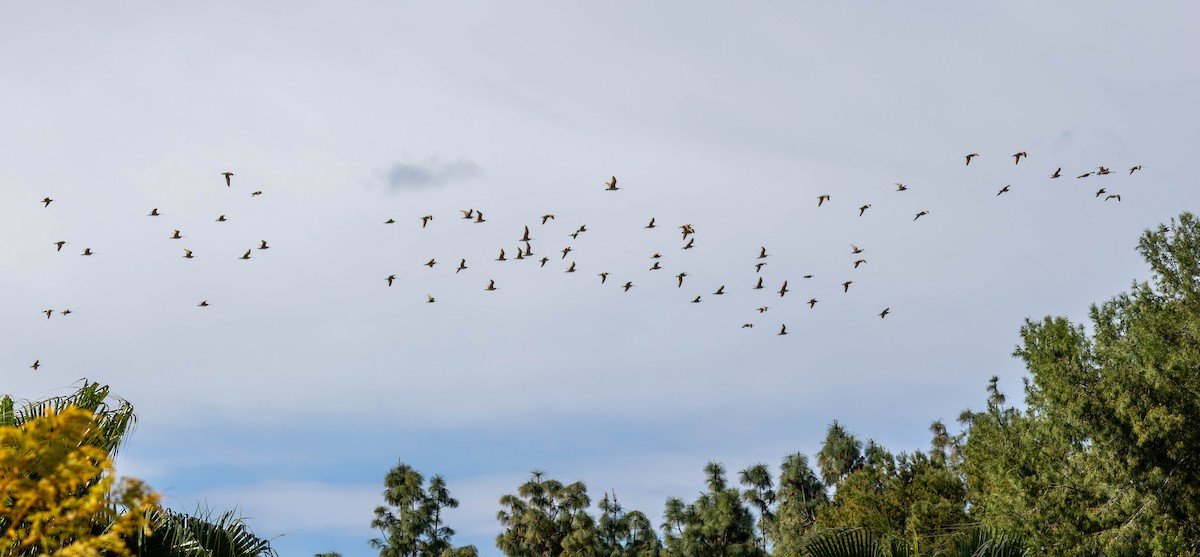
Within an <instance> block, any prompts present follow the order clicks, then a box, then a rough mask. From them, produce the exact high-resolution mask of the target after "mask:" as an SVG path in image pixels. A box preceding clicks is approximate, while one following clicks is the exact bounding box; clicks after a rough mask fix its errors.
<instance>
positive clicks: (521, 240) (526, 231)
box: [518, 226, 533, 242]
mask: <svg viewBox="0 0 1200 557" xmlns="http://www.w3.org/2000/svg"><path fill="white" fill-rule="evenodd" d="M532 239H533V238H530V237H529V227H528V226H526V227H525V235H524V236H521V239H520V240H518V241H519V242H528V241H530V240H532Z"/></svg>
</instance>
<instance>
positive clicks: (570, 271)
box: [565, 261, 575, 273]
mask: <svg viewBox="0 0 1200 557" xmlns="http://www.w3.org/2000/svg"><path fill="white" fill-rule="evenodd" d="M565 272H567V273H574V272H575V262H574V261H572V262H571V266H570V267H567V270H566V271H565Z"/></svg>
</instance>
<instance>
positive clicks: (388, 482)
mask: <svg viewBox="0 0 1200 557" xmlns="http://www.w3.org/2000/svg"><path fill="white" fill-rule="evenodd" d="M383 484H384V488H385V489H384V491H383V500H384V502H385V503H386V505H387V506H382V505H381V506H379V507H376V508H375V519H374V520H372V521H371V527H372V528H378V529H379V530H380V532H381V533H382V534H383V538H375V539H372V540H371V541H370V544H371V547H374V548H376V549H378V550H379V555H380V557H416V556H418V555H420V556H451V555H453V556H460V557H465V556H469V555H474V554H475V553H476V550H475V547H474V546H467V547H464V548H457V549H456V548H454V547H453V546H452V545H450V538H451V537H452V536H454V530H453V529H451V528H449V527H447V526H445V525H444V524H443V522H442V510H443V509H453V508H457V507H458V500H457V499H455V498H453V497H451V496H450V491H449V490H448V489H447V488H446V481H445V480H444V479H443V478H442V477H441V476H434V477H432V478H430V480H429V486H428V487H425V478H424V477H422V476H421V474H420V473H419V472H417V471H416V470H414V469H413V468H412V467H411V466H409V465H407V464H404V463H403V462H401V463H399V464H397V465H396V467H395V468H392V469H391V470H390V471H388V473H387V475H386V476H385V477H384V480H383Z"/></svg>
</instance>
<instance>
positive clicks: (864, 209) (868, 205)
mask: <svg viewBox="0 0 1200 557" xmlns="http://www.w3.org/2000/svg"><path fill="white" fill-rule="evenodd" d="M870 208H871V204H870V203H867V204H866V205H863V206H862V207H859V208H858V216H860V217H861V216H863V213H865V212H867V209H870Z"/></svg>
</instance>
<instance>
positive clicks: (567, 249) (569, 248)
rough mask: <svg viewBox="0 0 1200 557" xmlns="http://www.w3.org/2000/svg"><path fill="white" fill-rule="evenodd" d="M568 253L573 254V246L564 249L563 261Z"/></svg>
mask: <svg viewBox="0 0 1200 557" xmlns="http://www.w3.org/2000/svg"><path fill="white" fill-rule="evenodd" d="M568 253H571V246H567V247H565V248H563V250H562V259H566V258H567V254H568Z"/></svg>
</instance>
